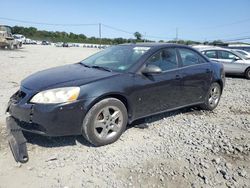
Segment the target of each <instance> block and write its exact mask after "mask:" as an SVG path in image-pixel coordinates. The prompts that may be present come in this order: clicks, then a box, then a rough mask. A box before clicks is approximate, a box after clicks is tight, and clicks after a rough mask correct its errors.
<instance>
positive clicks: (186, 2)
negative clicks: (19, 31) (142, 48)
mask: <svg viewBox="0 0 250 188" xmlns="http://www.w3.org/2000/svg"><path fill="white" fill-rule="evenodd" d="M0 8H1V11H0V24H5V25H10V26H14V25H19V26H26V27H30V26H33V27H36V28H38V29H41V30H49V31H66V32H73V33H77V34H80V33H82V34H85V35H86V36H88V37H91V36H95V37H98V36H99V25H98V24H99V23H101V33H102V37H107V38H116V37H124V38H133V33H134V32H136V31H138V32H140V33H141V34H143V35H144V36H145V38H146V39H150V40H156V41H158V40H161V39H162V40H171V39H174V38H175V37H176V33H178V39H189V40H197V41H206V40H208V41H212V40H217V39H222V40H233V39H238V38H245V37H246V38H250V14H249V8H250V0H237V1H236V0H234V1H233V0H232V1H231V0H206V1H204V0H154V1H153V0H151V1H150V0H84V1H83V0H70V1H68V0H36V1H35V0H33V1H31V0H23V1H21V0H0ZM8 19H11V20H8ZM13 20H15V21H13ZM21 21H25V23H24V22H21ZM29 22H36V23H46V24H35V23H29ZM48 24H71V25H48ZM73 24H95V25H73ZM177 31H178V32H177ZM245 41H247V42H249V41H250V39H247V40H245Z"/></svg>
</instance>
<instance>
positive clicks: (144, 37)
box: [144, 32, 146, 43]
mask: <svg viewBox="0 0 250 188" xmlns="http://www.w3.org/2000/svg"><path fill="white" fill-rule="evenodd" d="M145 42H146V32H144V43H145Z"/></svg>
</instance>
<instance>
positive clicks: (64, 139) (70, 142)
mask: <svg viewBox="0 0 250 188" xmlns="http://www.w3.org/2000/svg"><path fill="white" fill-rule="evenodd" d="M23 135H24V137H25V138H26V140H27V142H28V143H30V144H35V145H38V146H42V147H48V148H52V147H64V146H74V145H77V142H78V143H80V144H82V145H85V146H87V147H93V145H91V144H90V143H89V142H87V140H86V139H84V138H83V136H81V135H78V136H60V137H49V136H42V135H38V134H34V133H30V132H23Z"/></svg>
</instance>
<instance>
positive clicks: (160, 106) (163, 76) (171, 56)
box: [133, 48, 180, 118]
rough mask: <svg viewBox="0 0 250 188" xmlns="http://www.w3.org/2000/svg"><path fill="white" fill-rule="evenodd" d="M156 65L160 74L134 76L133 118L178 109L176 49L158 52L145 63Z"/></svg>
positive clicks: (178, 92) (178, 91) (178, 80)
mask: <svg viewBox="0 0 250 188" xmlns="http://www.w3.org/2000/svg"><path fill="white" fill-rule="evenodd" d="M147 65H156V66H158V67H160V68H161V69H162V73H159V74H151V75H143V74H138V75H136V76H135V82H134V83H135V91H134V92H133V97H134V101H136V104H135V105H134V106H135V108H134V114H135V117H134V118H139V117H143V116H146V115H150V114H154V113H157V112H161V111H165V110H167V109H172V108H175V107H178V106H179V105H180V103H179V96H180V72H179V67H178V60H177V55H176V49H173V48H166V49H162V50H159V51H158V52H156V53H155V54H154V55H152V56H151V57H150V58H149V59H148V60H147V61H146V62H145V66H147Z"/></svg>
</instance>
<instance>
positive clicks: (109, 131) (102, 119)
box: [94, 106, 124, 140]
mask: <svg viewBox="0 0 250 188" xmlns="http://www.w3.org/2000/svg"><path fill="white" fill-rule="evenodd" d="M123 119H124V118H123V115H122V112H121V111H120V109H119V108H117V107H115V106H107V107H104V108H103V109H101V110H100V111H99V113H98V114H97V116H96V117H95V122H94V127H95V131H94V132H95V135H96V136H97V137H99V138H100V139H101V140H107V139H111V138H113V137H115V136H116V135H117V134H118V133H119V132H120V131H121V129H122V124H123Z"/></svg>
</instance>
